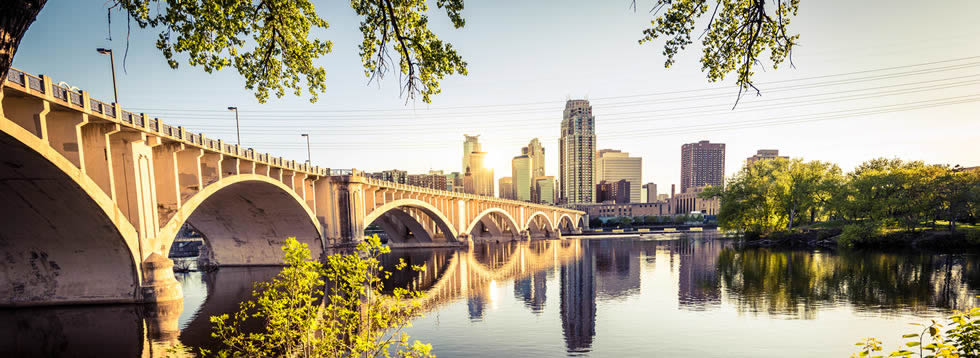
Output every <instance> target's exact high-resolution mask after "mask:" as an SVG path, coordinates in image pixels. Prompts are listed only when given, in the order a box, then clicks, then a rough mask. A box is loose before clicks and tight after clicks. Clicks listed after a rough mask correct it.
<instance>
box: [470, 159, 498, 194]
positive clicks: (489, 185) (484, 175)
mask: <svg viewBox="0 0 980 358" xmlns="http://www.w3.org/2000/svg"><path fill="white" fill-rule="evenodd" d="M486 156H487V153H486V152H473V153H470V158H469V161H470V163H469V164H470V166H469V173H468V174H469V175H470V176H471V177H472V180H473V185H472V191H469V190H467V191H466V192H467V193H470V194H476V195H486V196H493V187H494V185H493V184H494V183H493V169H490V168H484V167H483V159H484V158H485V157H486Z"/></svg>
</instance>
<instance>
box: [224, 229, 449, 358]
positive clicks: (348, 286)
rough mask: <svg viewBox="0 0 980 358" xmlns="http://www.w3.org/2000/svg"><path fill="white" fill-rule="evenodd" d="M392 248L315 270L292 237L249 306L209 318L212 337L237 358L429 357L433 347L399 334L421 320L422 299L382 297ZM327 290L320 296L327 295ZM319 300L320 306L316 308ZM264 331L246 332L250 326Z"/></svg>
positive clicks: (399, 292)
mask: <svg viewBox="0 0 980 358" xmlns="http://www.w3.org/2000/svg"><path fill="white" fill-rule="evenodd" d="M389 251H390V249H389V248H388V247H386V246H382V245H381V240H380V239H379V238H378V237H377V235H375V236H373V237H371V238H366V239H365V241H364V242H362V243H360V244H359V245H358V246H357V249H356V250H355V251H354V252H351V253H346V254H343V253H341V254H334V255H331V256H329V257H328V258H327V259H326V262H325V263H322V264H321V263H320V262H318V261H315V260H313V259H312V258H311V257H310V251H309V249H308V248H307V246H306V244H303V243H299V242H298V241H296V239H295V238H292V237H291V238H289V239H287V240H286V244H285V245H283V253H284V262H285V263H286V265H287V266H286V267H285V268H283V270H282V271H281V272H280V273H279V275H277V276H276V277H275V278H274V279H273V280H272V281H270V282H266V283H260V284H258V285H257V286H256V290H255V292H254V293H253V296H254V300H250V301H246V302H243V303H242V304H241V305H240V307H239V308H240V310H239V312H237V313H235V315H234V316H233V317H229V316H228V315H227V314H225V315H221V316H214V317H211V322H212V324H213V334H212V335H213V336H214V337H215V338H219V339H220V340H221V341H222V343H223V344H224V348H223V349H222V350H220V351H219V352H218V355H219V356H234V357H267V356H288V357H388V356H390V355H391V354H393V353H394V354H395V355H396V356H400V357H431V356H432V354H431V351H432V346H430V345H427V344H422V343H421V342H418V341H415V342H414V343H410V342H409V341H408V335H405V334H403V333H400V331H401V330H402V329H403V328H405V327H408V326H410V325H411V320H412V319H413V318H415V317H417V316H418V315H419V314H420V305H419V304H418V302H417V301H415V300H413V299H414V298H416V297H419V296H420V293H418V292H414V291H408V290H406V289H403V288H397V289H395V290H394V293H393V295H392V296H385V295H382V293H381V292H382V288H383V287H382V283H381V278H380V277H379V273H382V274H383V272H382V271H381V266H380V261H379V260H378V258H379V256H380V255H383V254H385V253H388V252H389ZM324 288H325V289H324ZM321 299H322V301H324V302H322V303H321ZM256 320H257V321H260V322H262V323H263V325H262V327H263V329H262V330H260V331H258V332H251V333H249V332H246V331H245V330H244V328H243V327H245V323H246V322H247V321H256Z"/></svg>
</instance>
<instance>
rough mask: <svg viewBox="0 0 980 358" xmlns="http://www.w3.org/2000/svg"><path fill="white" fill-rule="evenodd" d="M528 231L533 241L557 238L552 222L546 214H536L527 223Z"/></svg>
mask: <svg viewBox="0 0 980 358" xmlns="http://www.w3.org/2000/svg"><path fill="white" fill-rule="evenodd" d="M527 231H528V234H529V235H530V236H531V239H551V238H552V237H554V236H555V233H554V229H553V228H552V227H551V221H549V220H548V218H547V217H546V216H545V215H544V214H535V215H533V216H531V218H530V219H529V220H528V222H527Z"/></svg>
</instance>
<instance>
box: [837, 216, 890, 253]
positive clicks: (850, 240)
mask: <svg viewBox="0 0 980 358" xmlns="http://www.w3.org/2000/svg"><path fill="white" fill-rule="evenodd" d="M881 234H882V228H881V224H879V223H877V222H873V221H866V222H861V223H857V224H847V225H844V230H843V231H841V234H840V236H838V237H837V246H841V247H853V246H854V245H855V244H860V243H864V242H868V241H869V240H870V239H873V238H877V237H880V236H881Z"/></svg>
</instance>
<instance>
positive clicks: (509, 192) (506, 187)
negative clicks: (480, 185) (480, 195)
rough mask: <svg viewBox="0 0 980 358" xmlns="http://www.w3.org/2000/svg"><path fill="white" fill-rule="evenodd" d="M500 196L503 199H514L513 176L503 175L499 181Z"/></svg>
mask: <svg viewBox="0 0 980 358" xmlns="http://www.w3.org/2000/svg"><path fill="white" fill-rule="evenodd" d="M497 191H498V192H499V193H498V196H499V197H500V198H501V199H511V200H513V199H514V180H513V179H511V177H502V178H500V180H498V182H497Z"/></svg>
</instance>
